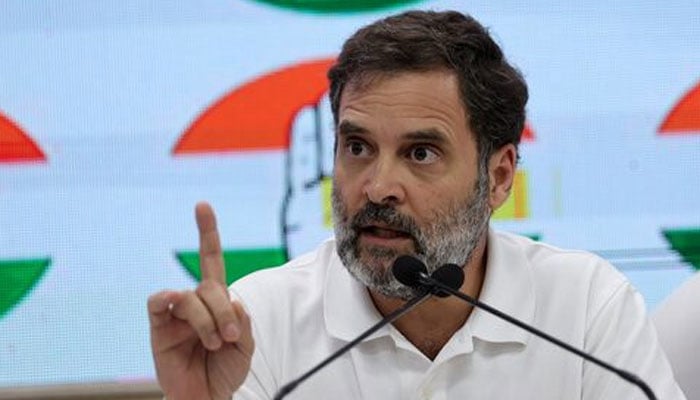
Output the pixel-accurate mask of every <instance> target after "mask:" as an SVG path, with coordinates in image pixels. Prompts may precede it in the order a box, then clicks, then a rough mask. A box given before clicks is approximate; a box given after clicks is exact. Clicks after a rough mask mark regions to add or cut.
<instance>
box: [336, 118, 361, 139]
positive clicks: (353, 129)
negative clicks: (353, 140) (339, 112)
mask: <svg viewBox="0 0 700 400" xmlns="http://www.w3.org/2000/svg"><path fill="white" fill-rule="evenodd" d="M366 133H368V132H367V129H365V128H363V127H361V126H359V125H355V124H354V123H352V122H350V121H348V120H343V121H341V122H340V124H339V125H338V135H339V136H347V135H352V134H366Z"/></svg>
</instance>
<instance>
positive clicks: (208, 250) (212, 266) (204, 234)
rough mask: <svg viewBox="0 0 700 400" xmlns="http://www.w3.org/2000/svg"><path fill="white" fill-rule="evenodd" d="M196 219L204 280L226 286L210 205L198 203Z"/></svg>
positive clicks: (221, 256) (217, 232)
mask: <svg viewBox="0 0 700 400" xmlns="http://www.w3.org/2000/svg"><path fill="white" fill-rule="evenodd" d="M195 217H196V219H197V228H198V229H199V267H200V269H201V271H202V280H206V279H211V280H214V281H216V282H219V283H221V284H222V285H224V286H226V269H225V268H224V257H223V255H222V253H221V241H220V240H219V231H217V229H216V216H215V215H214V210H213V209H212V208H211V206H210V205H209V204H208V203H205V202H200V203H197V205H196V206H195Z"/></svg>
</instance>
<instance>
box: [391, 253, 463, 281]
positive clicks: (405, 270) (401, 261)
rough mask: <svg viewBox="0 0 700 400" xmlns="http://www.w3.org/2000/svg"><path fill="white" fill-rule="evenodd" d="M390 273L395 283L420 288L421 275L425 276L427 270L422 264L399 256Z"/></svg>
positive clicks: (413, 259) (412, 258) (409, 257)
mask: <svg viewBox="0 0 700 400" xmlns="http://www.w3.org/2000/svg"><path fill="white" fill-rule="evenodd" d="M391 273H392V274H394V278H396V280H397V281H399V282H401V283H403V284H404V285H406V286H408V287H420V286H421V283H420V275H421V273H424V274H427V273H428V269H427V268H426V267H425V264H423V262H422V261H421V260H419V259H417V258H415V257H412V256H407V255H404V256H399V257H398V258H397V259H396V261H394V264H393V265H392V266H391ZM460 286H461V284H460Z"/></svg>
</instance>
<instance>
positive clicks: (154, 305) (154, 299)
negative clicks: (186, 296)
mask: <svg viewBox="0 0 700 400" xmlns="http://www.w3.org/2000/svg"><path fill="white" fill-rule="evenodd" d="M180 298H181V294H180V292H173V291H162V292H158V293H156V294H153V295H151V296H149V297H148V304H147V308H148V319H149V321H150V323H151V326H152V327H154V328H157V327H159V326H160V325H162V324H163V323H165V322H168V321H170V318H172V316H171V314H170V308H171V305H172V304H174V303H177V302H179V301H180Z"/></svg>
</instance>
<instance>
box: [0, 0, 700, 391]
mask: <svg viewBox="0 0 700 400" xmlns="http://www.w3.org/2000/svg"><path fill="white" fill-rule="evenodd" d="M564 3H568V2H564ZM304 4H306V5H304ZM562 4H563V3H562V2H558V1H552V2H546V1H526V2H521V1H499V2H492V1H486V0H475V1H470V2H463V1H447V0H445V1H407V0H404V1H401V0H393V1H392V0H346V1H331V0H315V1H307V2H302V1H298V0H297V1H294V0H207V1H199V2H171V1H137V0H127V1H123V0H120V1H116V0H111V1H100V2H94V1H87V0H85V1H78V0H74V1H68V0H55V1H51V2H48V1H33V2H26V1H22V0H9V1H3V2H2V5H0V387H8V386H16V385H30V384H53V383H77V382H95V381H121V382H125V381H133V380H142V379H152V378H153V375H154V372H153V364H152V360H151V355H150V349H149V344H148V323H147V316H146V308H145V307H146V306H145V304H146V298H147V297H148V295H149V294H150V293H153V292H155V291H158V290H161V289H164V288H174V289H184V288H192V287H194V286H195V285H196V282H197V279H198V276H199V269H198V257H197V253H196V250H197V230H196V227H195V223H194V218H193V206H194V204H195V202H196V201H198V200H208V201H210V202H211V203H212V204H213V206H214V207H215V209H216V211H217V213H218V217H219V225H220V232H221V236H222V242H223V246H224V248H225V252H226V253H225V258H226V263H227V269H228V270H229V278H230V280H235V279H237V278H238V277H240V276H242V275H245V274H246V273H248V272H250V271H252V270H255V269H259V268H265V267H271V266H275V265H279V264H280V263H282V262H284V261H285V260H287V259H288V258H289V257H293V256H295V255H298V254H300V253H302V252H304V251H307V250H309V249H311V248H312V247H313V246H314V245H315V244H316V243H317V242H318V241H319V240H320V239H322V238H324V237H326V236H328V235H329V234H330V233H331V232H332V230H331V222H330V218H329V212H328V207H329V190H330V184H329V181H328V176H329V175H330V174H331V171H332V158H331V146H332V130H333V129H332V128H333V127H332V123H331V117H330V113H329V108H328V102H327V100H326V98H325V95H326V91H327V83H326V79H325V72H326V70H327V68H328V66H329V64H330V63H331V62H332V60H333V58H334V56H335V55H336V54H337V53H338V51H339V49H340V46H341V44H342V42H343V40H344V39H345V38H346V37H347V36H348V35H350V34H351V33H352V32H353V31H355V30H356V29H357V28H359V27H360V26H362V25H364V24H366V23H368V22H370V21H372V20H375V19H376V18H378V17H380V16H383V15H386V14H388V13H393V12H396V11H399V10H402V9H405V8H409V7H420V8H430V9H449V8H452V9H458V10H461V11H463V12H467V13H471V14H472V15H474V16H475V17H476V18H477V19H479V20H480V21H481V22H483V23H484V24H485V25H486V26H488V27H489V28H490V30H491V32H492V34H493V36H494V37H495V38H496V39H497V41H498V42H499V43H500V44H502V46H503V48H504V50H505V52H506V54H507V55H508V57H509V59H510V60H511V61H512V62H513V63H514V64H515V65H517V66H518V67H519V68H520V69H521V70H522V72H523V74H524V75H525V77H526V79H527V81H528V83H529V85H530V93H531V100H530V102H529V105H528V126H527V129H526V132H524V134H525V140H524V142H523V144H522V146H521V151H522V163H521V169H520V172H519V173H518V176H517V180H516V185H515V190H514V192H513V196H512V198H511V199H509V201H508V203H507V204H506V205H505V206H504V207H503V208H501V209H500V210H498V211H497V213H496V215H495V217H494V223H493V225H494V226H496V227H497V228H500V229H506V230H510V231H513V232H517V233H521V234H525V235H529V236H531V237H535V238H537V239H539V240H543V241H546V242H549V243H552V244H554V245H557V246H563V247H569V248H580V249H586V250H589V251H593V252H596V253H599V254H601V255H602V256H603V257H606V258H608V259H609V260H610V261H611V262H612V263H613V264H614V265H615V266H616V267H617V268H619V269H620V270H622V271H623V272H624V273H625V274H626V275H627V276H628V277H629V278H630V279H631V280H632V282H633V283H634V284H635V285H636V286H637V287H638V288H639V289H640V291H641V292H642V294H643V295H644V296H645V298H646V300H647V302H648V305H649V307H650V308H653V307H654V306H655V305H656V304H657V303H658V302H659V301H660V300H661V299H663V298H664V297H665V296H666V295H667V294H668V293H669V292H671V291H672V290H673V289H674V288H676V287H677V286H678V285H679V284H680V283H681V282H683V281H684V280H686V279H687V278H688V277H689V276H690V275H692V274H693V273H695V270H697V269H698V268H699V266H700V251H699V247H700V245H699V243H700V152H699V150H700V51H698V50H700V47H698V44H699V43H700V1H698V0H687V1H675V2H646V1H638V0H634V1H632V0H629V1H618V2H609V1H604V0H591V1H587V2H578V3H577V4H575V5H568V6H565V5H562Z"/></svg>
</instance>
